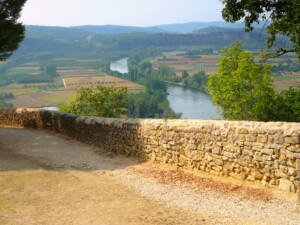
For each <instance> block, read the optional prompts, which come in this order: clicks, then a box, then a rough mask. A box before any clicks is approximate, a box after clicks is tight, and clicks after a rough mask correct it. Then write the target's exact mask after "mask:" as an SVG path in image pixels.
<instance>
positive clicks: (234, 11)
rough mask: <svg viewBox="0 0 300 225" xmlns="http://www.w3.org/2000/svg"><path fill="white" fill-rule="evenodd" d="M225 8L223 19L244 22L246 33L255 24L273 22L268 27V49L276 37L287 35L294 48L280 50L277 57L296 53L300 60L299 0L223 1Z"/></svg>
mask: <svg viewBox="0 0 300 225" xmlns="http://www.w3.org/2000/svg"><path fill="white" fill-rule="evenodd" d="M222 2H223V3H224V4H225V8H224V9H223V11H222V15H223V18H224V19H225V20H226V21H228V22H236V21H240V20H242V19H243V20H244V23H245V28H246V31H251V30H252V29H253V26H252V24H253V23H255V22H256V23H260V22H261V21H268V20H269V19H271V20H272V23H271V24H270V25H268V33H269V34H270V37H269V39H268V47H272V46H273V44H274V41H275V40H276V35H277V34H281V35H287V36H288V37H289V39H290V40H291V42H292V43H294V47H293V48H291V49H283V48H282V49H278V50H277V51H276V53H275V54H276V55H282V54H285V53H288V52H296V53H297V54H298V55H299V58H300V1H299V0H251V1H249V0H240V1H237V0H222Z"/></svg>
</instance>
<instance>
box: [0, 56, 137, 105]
mask: <svg viewBox="0 0 300 225" xmlns="http://www.w3.org/2000/svg"><path fill="white" fill-rule="evenodd" d="M45 65H55V66H56V68H57V73H58V75H59V77H57V78H55V79H54V82H43V83H26V84H18V83H14V84H9V85H6V86H2V87H1V89H0V93H3V92H10V93H12V94H14V96H15V97H14V98H11V99H6V100H5V101H6V102H7V103H9V104H12V105H13V106H14V107H46V106H59V105H61V104H63V103H65V102H66V101H69V100H70V99H72V98H74V96H75V95H76V91H77V90H78V89H79V88H80V87H87V86H91V85H105V86H113V87H116V88H128V89H129V91H130V92H135V91H140V90H142V89H143V87H142V86H141V85H138V84H135V83H133V82H130V81H127V80H124V79H121V78H117V77H113V76H109V75H107V74H106V73H103V72H102V71H101V70H99V69H98V68H97V61H96V60H79V59H71V58H58V59H53V60H50V61H48V62H47V63H46V64H40V63H38V62H30V63H26V64H23V65H20V66H17V67H13V68H11V69H9V71H8V72H7V76H12V77H16V78H18V77H19V76H21V77H28V76H38V75H40V74H41V72H42V71H41V67H42V66H45Z"/></svg>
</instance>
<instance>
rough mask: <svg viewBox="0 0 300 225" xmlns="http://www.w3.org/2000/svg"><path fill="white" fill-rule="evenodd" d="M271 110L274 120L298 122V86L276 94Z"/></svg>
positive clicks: (299, 92)
mask: <svg viewBox="0 0 300 225" xmlns="http://www.w3.org/2000/svg"><path fill="white" fill-rule="evenodd" d="M273 112H274V113H273V117H274V120H277V121H287V122H300V88H297V89H295V88H290V89H287V90H283V91H281V92H280V93H278V94H276V95H275V97H274V101H273Z"/></svg>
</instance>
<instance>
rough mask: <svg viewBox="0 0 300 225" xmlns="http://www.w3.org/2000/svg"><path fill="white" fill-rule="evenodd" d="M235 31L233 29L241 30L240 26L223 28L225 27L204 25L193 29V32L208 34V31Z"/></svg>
mask: <svg viewBox="0 0 300 225" xmlns="http://www.w3.org/2000/svg"><path fill="white" fill-rule="evenodd" d="M230 31H232V32H235V31H242V28H225V27H206V28H202V29H199V30H194V31H193V34H210V33H217V32H230Z"/></svg>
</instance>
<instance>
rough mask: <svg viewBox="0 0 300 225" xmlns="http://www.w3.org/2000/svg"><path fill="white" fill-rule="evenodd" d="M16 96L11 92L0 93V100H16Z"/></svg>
mask: <svg viewBox="0 0 300 225" xmlns="http://www.w3.org/2000/svg"><path fill="white" fill-rule="evenodd" d="M14 97H15V96H14V94H13V93H11V92H1V93H0V100H4V99H8V98H14Z"/></svg>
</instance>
